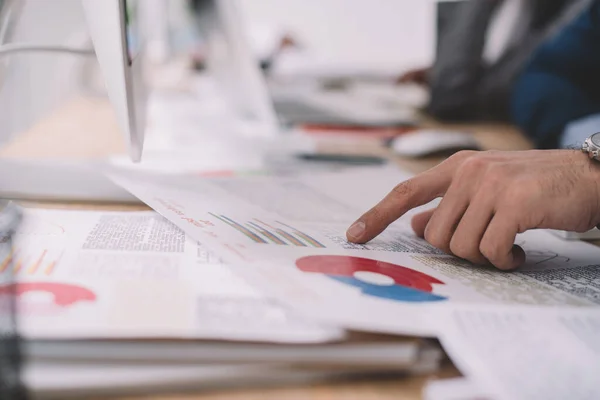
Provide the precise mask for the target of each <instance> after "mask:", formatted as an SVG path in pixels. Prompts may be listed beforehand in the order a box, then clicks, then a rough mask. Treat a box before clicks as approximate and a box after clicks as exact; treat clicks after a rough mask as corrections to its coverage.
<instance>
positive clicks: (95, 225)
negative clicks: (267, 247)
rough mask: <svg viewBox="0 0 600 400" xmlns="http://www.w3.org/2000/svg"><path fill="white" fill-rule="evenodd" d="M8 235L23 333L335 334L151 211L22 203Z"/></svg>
mask: <svg viewBox="0 0 600 400" xmlns="http://www.w3.org/2000/svg"><path fill="white" fill-rule="evenodd" d="M14 242H15V246H14V247H15V251H14V255H13V258H14V260H15V261H14V263H13V266H12V269H11V271H12V272H13V274H14V276H15V277H16V278H17V280H18V282H13V283H12V284H9V285H5V286H4V288H5V289H6V288H16V289H17V291H18V298H19V301H18V309H19V314H20V321H19V322H20V326H19V330H20V332H21V333H22V335H23V336H25V337H26V338H28V339H51V338H54V339H68V338H73V339H86V338H87V339H90V338H96V339H98V338H103V339H106V338H196V339H198V338H202V339H221V340H222V339H229V340H248V341H269V342H290V343H310V342H322V341H327V340H334V339H338V338H340V337H341V336H342V334H343V331H341V330H339V329H335V328H324V327H321V326H318V325H317V324H315V323H313V322H311V321H308V320H305V319H302V318H299V317H295V316H294V315H293V314H292V313H291V312H289V311H288V310H287V309H285V308H284V307H282V306H280V305H279V304H277V303H275V302H274V301H271V300H270V299H267V298H266V297H264V296H263V295H262V294H261V293H260V292H258V291H256V290H254V289H253V288H252V287H250V286H249V285H247V284H246V283H245V282H244V281H242V280H241V279H239V278H238V277H236V276H235V275H233V274H232V273H231V272H230V271H229V270H228V269H226V268H224V267H223V264H222V262H221V260H220V259H219V258H218V257H217V256H215V255H214V254H212V253H210V252H208V251H207V250H206V249H205V248H204V247H203V246H202V245H200V244H198V243H197V242H195V241H192V240H191V239H189V238H188V237H186V235H185V233H183V232H182V231H181V230H180V229H179V228H177V227H176V226H175V225H173V224H172V223H170V222H169V221H167V220H165V219H164V218H162V217H160V216H159V215H157V214H156V213H154V212H83V211H59V210H33V209H32V210H27V211H26V212H25V214H24V220H23V223H22V224H21V226H20V227H19V229H18V230H17V232H16V235H15V239H14ZM0 261H2V260H0ZM0 267H3V266H2V265H0ZM3 271H5V272H7V271H8V270H7V266H4V267H3Z"/></svg>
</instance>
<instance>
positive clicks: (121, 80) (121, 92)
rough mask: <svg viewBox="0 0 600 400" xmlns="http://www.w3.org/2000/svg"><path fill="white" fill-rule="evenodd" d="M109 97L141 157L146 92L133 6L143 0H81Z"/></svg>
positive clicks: (133, 149) (133, 153)
mask: <svg viewBox="0 0 600 400" xmlns="http://www.w3.org/2000/svg"><path fill="white" fill-rule="evenodd" d="M81 1H82V4H83V9H84V13H85V17H86V20H87V24H88V28H89V33H90V35H91V38H92V42H93V44H94V49H95V51H96V56H97V58H98V62H99V64H100V69H101V71H102V75H103V77H104V80H105V83H106V90H107V92H108V97H109V99H110V101H111V103H112V105H113V107H114V109H115V113H116V116H117V122H118V124H119V127H120V129H121V131H122V132H123V134H124V135H125V140H126V142H127V146H128V150H129V155H130V157H131V159H132V161H134V162H139V161H140V160H141V158H142V150H143V146H144V132H145V129H146V105H147V93H146V87H145V85H144V75H143V68H142V67H143V54H142V53H143V40H142V35H141V32H140V30H139V24H138V23H136V22H137V21H136V18H135V15H136V12H135V9H134V7H135V6H138V7H139V6H140V4H141V3H143V1H133V0H81Z"/></svg>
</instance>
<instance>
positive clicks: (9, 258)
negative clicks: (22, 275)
mask: <svg viewBox="0 0 600 400" xmlns="http://www.w3.org/2000/svg"><path fill="white" fill-rule="evenodd" d="M15 256H16V253H13V251H12V250H11V251H10V253H9V254H8V255H7V256H6V257H5V258H4V260H2V264H0V273H2V272H4V271H6V269H7V268H8V266H9V265H10V263H11V262H12V260H13V258H14V257H15Z"/></svg>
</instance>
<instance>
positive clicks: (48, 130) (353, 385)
mask: <svg viewBox="0 0 600 400" xmlns="http://www.w3.org/2000/svg"><path fill="white" fill-rule="evenodd" d="M451 128H458V129H465V128H468V130H469V131H473V132H474V134H475V135H476V138H477V139H478V140H479V141H480V143H481V145H482V146H483V147H484V148H486V149H499V150H517V149H526V148H529V147H530V145H529V143H528V142H527V141H526V140H525V139H524V138H523V137H522V136H521V135H520V134H519V133H518V132H516V131H515V130H513V129H511V128H510V127H504V126H490V125H471V126H468V127H461V126H453V127H451ZM331 146H332V144H331V143H329V144H328V143H323V144H322V146H321V147H322V149H323V151H327V150H328V148H329V149H330V148H331ZM336 150H339V147H338V148H337V149H336ZM342 150H345V151H349V152H357V151H361V152H365V151H368V152H369V153H373V154H384V155H389V154H387V151H386V150H385V149H383V148H382V146H381V145H378V144H375V143H373V141H369V142H361V143H358V142H357V143H354V142H353V143H348V144H347V145H345V146H343V148H342ZM124 152H125V146H124V143H123V140H122V137H121V135H120V133H119V132H118V129H117V124H116V122H115V116H114V114H113V111H112V108H111V106H110V105H109V104H108V103H107V101H106V100H104V99H100V98H81V99H77V100H74V101H73V102H71V103H69V104H67V105H66V106H65V107H62V108H60V109H59V110H57V111H56V112H55V113H54V114H53V115H52V116H50V117H49V118H48V119H46V120H45V121H43V122H41V123H39V124H37V125H36V126H34V127H33V128H32V129H31V130H30V131H28V132H25V133H23V134H21V135H19V136H18V137H17V138H15V140H14V141H12V142H11V143H9V144H7V145H6V146H4V147H3V148H2V149H0V156H1V157H8V158H35V159H43V158H56V157H60V158H66V159H86V158H96V157H103V156H107V155H108V154H114V153H124ZM396 161H397V162H398V163H399V164H400V165H401V166H403V167H405V168H407V169H409V170H411V171H412V172H420V171H423V170H425V169H427V168H430V167H431V166H433V165H435V164H436V163H438V162H439V161H441V159H439V158H437V159H427V160H419V161H415V160H412V161H410V160H403V159H397V160H396ZM45 206H50V207H59V208H87V209H102V210H105V209H111V210H131V209H145V208H146V207H144V206H141V205H139V206H137V205H134V206H131V205H129V206H124V205H114V204H113V205H107V204H59V203H52V204H45ZM457 374H458V373H457V371H456V370H455V369H454V368H453V367H452V366H450V365H448V366H446V367H444V368H443V369H442V370H441V371H440V372H439V373H437V374H436V376H435V377H450V376H456V375H457ZM431 378H434V376H418V377H410V378H405V379H393V380H391V379H382V380H378V381H360V382H347V383H338V384H319V385H311V386H302V387H286V388H277V389H251V390H235V391H233V390H227V391H219V392H211V393H205V394H190V395H176V396H155V397H148V396H144V398H145V399H155V400H184V399H185V400H192V399H198V400H200V399H202V400H221V399H222V400H225V399H227V400H254V399H257V400H258V399H260V400H271V399H272V400H276V399H277V400H296V399H327V400H337V399H340V400H341V399H361V400H388V399H389V400H392V399H394V400H417V399H420V398H421V389H422V387H423V385H424V384H425V382H426V381H427V380H428V379H431ZM133 399H135V398H134V397H132V398H128V400H133ZM123 400H125V399H123Z"/></svg>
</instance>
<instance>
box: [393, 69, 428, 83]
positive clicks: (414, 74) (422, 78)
mask: <svg viewBox="0 0 600 400" xmlns="http://www.w3.org/2000/svg"><path fill="white" fill-rule="evenodd" d="M428 75H429V68H416V69H413V70H410V71H406V72H405V73H404V74H402V75H401V76H400V78H398V80H397V83H399V84H403V83H416V84H418V85H423V86H427V85H428V84H429V80H428Z"/></svg>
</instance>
